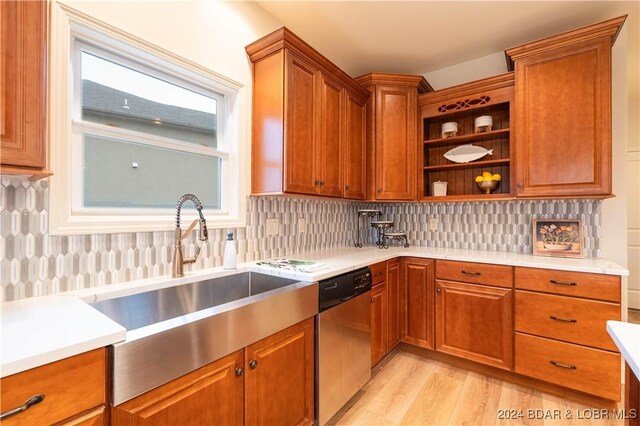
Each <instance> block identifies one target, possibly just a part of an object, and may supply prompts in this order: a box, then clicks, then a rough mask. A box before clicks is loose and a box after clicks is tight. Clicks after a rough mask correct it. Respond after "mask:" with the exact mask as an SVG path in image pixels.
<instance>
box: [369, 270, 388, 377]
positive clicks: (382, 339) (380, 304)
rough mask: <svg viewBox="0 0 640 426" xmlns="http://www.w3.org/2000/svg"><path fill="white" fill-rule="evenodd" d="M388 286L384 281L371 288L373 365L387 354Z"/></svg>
mask: <svg viewBox="0 0 640 426" xmlns="http://www.w3.org/2000/svg"><path fill="white" fill-rule="evenodd" d="M386 293H387V287H386V284H385V283H384V282H383V283H382V284H378V285H377V286H375V287H374V288H373V289H372V290H371V366H372V367H373V366H374V365H376V364H377V363H378V362H379V361H380V360H381V359H382V358H384V356H385V355H386V354H387V327H386V324H387V309H386V304H387V296H386Z"/></svg>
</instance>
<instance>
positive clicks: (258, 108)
mask: <svg viewBox="0 0 640 426" xmlns="http://www.w3.org/2000/svg"><path fill="white" fill-rule="evenodd" d="M246 50H247V53H248V54H249V56H250V59H251V62H252V63H253V117H252V148H251V156H252V164H251V173H252V174H251V193H252V194H254V195H260V194H278V193H283V192H284V193H295V194H308V195H324V196H330V197H343V196H345V197H347V198H356V199H363V198H364V194H363V191H362V187H363V184H362V181H363V180H364V167H365V166H364V155H363V154H362V150H364V146H363V143H362V141H363V139H364V137H365V136H364V132H365V128H364V125H363V124H362V123H363V122H364V117H362V114H363V112H364V110H363V108H362V107H361V106H362V105H364V104H365V102H366V99H367V97H368V96H369V92H368V91H367V90H366V89H365V88H364V87H362V86H360V85H359V84H358V83H357V82H356V81H355V80H353V79H352V78H351V77H349V76H348V75H347V74H346V73H345V72H344V71H342V70H340V68H338V67H337V66H335V65H334V64H333V63H331V62H330V61H329V60H328V59H326V58H325V57H324V56H322V55H321V54H320V53H318V52H317V51H316V50H314V49H313V48H312V47H310V46H309V45H308V44H306V43H305V42H304V41H302V40H301V39H300V38H298V37H297V36H296V35H294V34H293V33H292V32H291V31H289V30H288V29H286V28H284V27H283V28H280V29H278V30H276V31H274V32H273V33H271V34H269V35H267V36H265V37H263V38H262V39H260V40H258V41H256V42H254V43H252V44H250V45H249V46H247V48H246ZM356 105H360V108H358V107H356ZM358 132H360V134H358ZM345 179H348V180H349V181H350V182H351V183H349V184H348V185H349V190H348V191H347V190H345V184H344V181H345ZM352 188H353V189H352Z"/></svg>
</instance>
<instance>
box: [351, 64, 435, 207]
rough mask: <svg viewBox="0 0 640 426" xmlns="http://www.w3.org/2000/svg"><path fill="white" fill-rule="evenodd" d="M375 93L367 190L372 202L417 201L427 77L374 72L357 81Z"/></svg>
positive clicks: (369, 127) (370, 117)
mask: <svg viewBox="0 0 640 426" xmlns="http://www.w3.org/2000/svg"><path fill="white" fill-rule="evenodd" d="M356 80H357V81H358V82H360V83H361V84H362V85H363V86H365V87H367V88H368V89H369V90H370V91H371V97H370V98H369V101H368V106H367V109H368V113H367V145H368V150H367V151H368V155H367V168H368V173H367V187H368V199H371V200H386V201H390V200H415V199H416V196H417V192H416V182H417V181H416V165H417V162H416V152H417V150H416V137H417V117H418V116H417V99H418V93H425V92H427V91H429V90H433V89H432V88H431V86H429V84H428V83H427V81H426V80H425V79H424V77H421V76H411V75H399V74H382V73H371V74H366V75H363V76H360V77H358V78H357V79H356Z"/></svg>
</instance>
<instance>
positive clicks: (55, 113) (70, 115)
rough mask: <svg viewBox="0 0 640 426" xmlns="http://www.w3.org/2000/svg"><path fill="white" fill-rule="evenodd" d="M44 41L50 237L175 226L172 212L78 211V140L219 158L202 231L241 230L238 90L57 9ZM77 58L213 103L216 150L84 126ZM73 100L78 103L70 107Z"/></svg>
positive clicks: (189, 212)
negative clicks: (217, 193) (146, 76)
mask: <svg viewBox="0 0 640 426" xmlns="http://www.w3.org/2000/svg"><path fill="white" fill-rule="evenodd" d="M51 36H52V37H51V41H52V43H51V55H50V64H49V69H50V72H49V96H48V99H49V110H48V114H49V117H50V120H49V141H50V142H49V143H50V160H51V161H50V163H51V169H52V171H53V172H54V175H53V176H52V177H51V178H50V200H51V201H50V206H49V220H50V223H49V233H50V234H54V235H71V234H88V233H116V232H143V231H161V230H170V229H171V228H172V227H173V226H174V225H173V223H174V219H175V209H173V208H171V209H142V208H139V209H133V208H131V209H129V208H109V209H106V208H96V207H85V206H84V205H83V202H82V197H83V185H82V184H81V182H82V162H83V134H85V133H88V134H92V135H96V136H103V137H111V138H121V139H123V140H127V141H130V142H134V143H140V144H145V145H150V146H158V147H166V148H173V149H175V148H176V147H178V148H179V150H181V151H186V152H191V153H195V154H205V155H208V156H211V157H218V158H221V159H222V164H221V166H222V167H221V171H222V172H221V176H220V187H221V207H222V208H221V210H216V211H213V210H207V209H206V207H205V209H204V214H205V218H206V219H207V225H208V226H209V227H210V228H228V227H240V226H245V224H246V223H245V220H246V218H245V211H246V196H245V185H244V182H245V181H246V179H244V176H243V175H244V174H243V173H242V170H243V169H246V168H247V164H246V161H245V162H241V161H240V159H241V158H246V155H243V154H244V153H245V152H246V151H247V149H246V146H247V141H246V139H247V138H246V132H242V129H241V127H240V121H241V115H243V117H242V118H244V119H245V120H246V119H247V114H246V111H245V110H244V108H241V105H242V104H243V103H244V102H243V100H244V99H243V98H244V92H245V90H244V88H243V85H242V84H240V83H238V82H235V81H233V80H231V79H229V78H226V77H224V76H221V75H218V74H216V73H214V72H212V71H211V70H208V69H206V68H204V67H201V66H199V65H197V64H195V63H193V62H190V61H188V60H186V59H184V58H182V57H179V56H177V55H175V54H173V53H171V52H168V51H166V50H164V49H162V48H159V47H157V46H154V45H151V44H150V43H147V42H145V41H144V40H141V39H139V38H137V37H135V36H132V35H130V34H127V33H125V32H123V31H120V30H118V29H116V28H114V27H111V26H109V25H107V24H104V23H102V22H99V21H97V20H95V19H93V18H91V17H89V16H87V15H84V14H82V13H80V12H78V11H76V10H74V9H71V8H70V7H68V6H67V5H64V4H62V3H59V2H54V3H53V6H52V20H51ZM83 50H85V51H87V52H90V53H96V54H97V55H98V56H100V57H103V58H105V59H110V60H114V62H116V63H119V64H122V65H125V66H132V68H134V69H136V70H139V71H143V72H148V73H150V74H151V75H153V71H155V70H158V71H159V72H160V73H161V74H162V79H163V80H166V81H168V82H170V83H174V84H177V85H178V86H181V87H185V88H187V89H192V90H194V91H197V92H199V93H204V94H206V95H207V96H212V97H215V98H216V99H217V100H218V104H217V114H219V122H222V123H223V125H222V126H221V128H220V130H221V132H219V133H218V148H211V147H204V146H199V145H196V144H191V143H188V142H180V141H176V140H173V139H169V138H163V137H159V136H154V135H148V134H144V133H140V132H135V131H131V130H127V129H116V128H113V127H109V126H105V125H101V124H99V123H91V122H87V121H83V120H82V116H81V114H82V112H81V102H80V101H81V99H80V96H81V87H78V85H79V84H81V81H80V78H79V77H76V78H74V75H73V72H74V70H79V69H80V68H79V65H80V64H79V61H80V58H81V52H82V51H83ZM122 55H126V56H128V57H130V58H131V59H130V60H129V59H126V58H123V57H122ZM174 79H175V80H174ZM187 82H189V83H187ZM74 84H75V85H76V87H74ZM74 89H75V90H74ZM74 96H77V98H75V99H74ZM223 120H224V121H223ZM245 174H246V173H245ZM78 183H79V184H78ZM195 195H196V196H198V195H199V194H195ZM177 201H178V200H177V199H176V202H177ZM182 212H183V222H184V223H187V222H188V221H190V220H193V219H195V218H196V217H197V214H196V213H195V210H194V209H192V208H189V206H187V208H186V209H183V210H182Z"/></svg>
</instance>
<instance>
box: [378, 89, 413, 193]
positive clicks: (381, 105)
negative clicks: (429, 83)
mask: <svg viewBox="0 0 640 426" xmlns="http://www.w3.org/2000/svg"><path fill="white" fill-rule="evenodd" d="M417 127H418V119H417V91H416V89H415V88H410V87H393V86H377V87H376V133H375V134H376V137H375V139H376V140H375V145H376V146H375V151H376V153H375V173H376V178H375V191H376V193H375V198H376V199H378V200H415V199H416V196H417V193H416V170H417V167H418V166H417V162H416V150H417V145H418V144H417Z"/></svg>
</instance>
